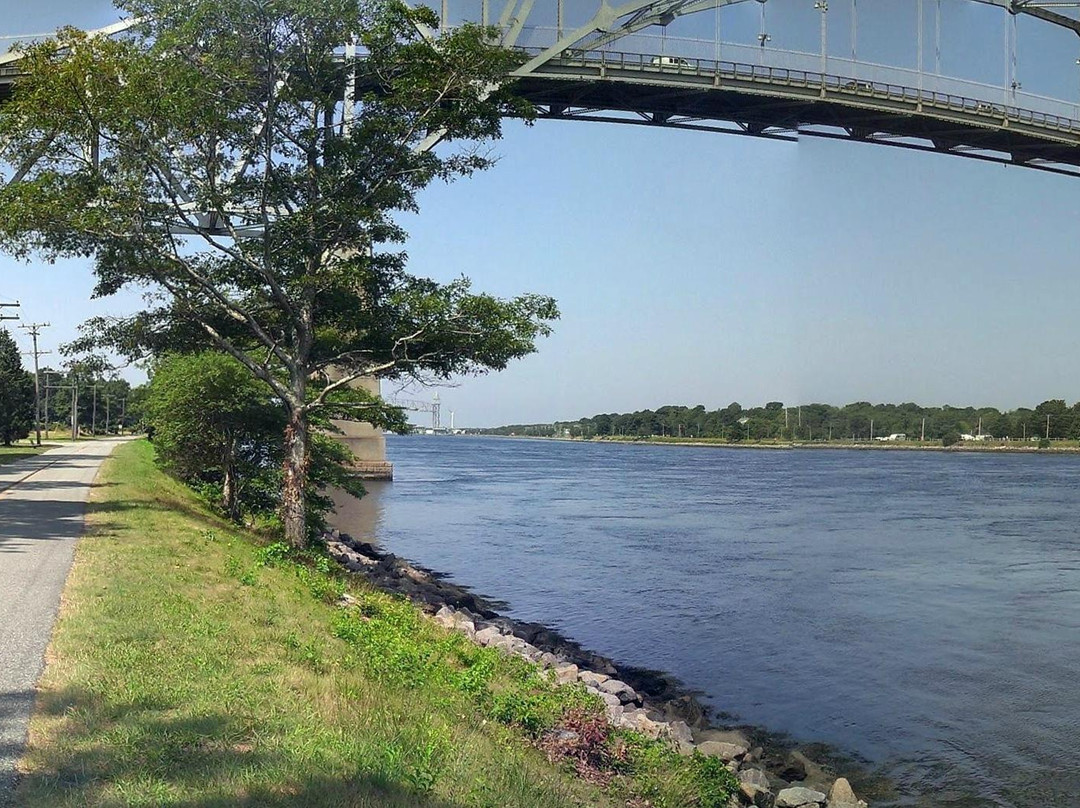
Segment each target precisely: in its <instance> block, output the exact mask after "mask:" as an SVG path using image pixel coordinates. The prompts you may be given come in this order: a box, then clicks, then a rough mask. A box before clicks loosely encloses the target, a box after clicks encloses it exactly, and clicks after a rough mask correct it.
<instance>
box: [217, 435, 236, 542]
mask: <svg viewBox="0 0 1080 808" xmlns="http://www.w3.org/2000/svg"><path fill="white" fill-rule="evenodd" d="M224 466H225V479H224V481H223V482H222V484H221V507H222V508H223V509H224V511H225V513H226V514H228V517H229V518H230V519H232V520H233V521H234V522H239V521H240V500H239V497H238V496H237V491H236V483H237V480H236V440H235V439H233V440H230V441H229V449H228V452H227V454H226V456H225V458H224Z"/></svg>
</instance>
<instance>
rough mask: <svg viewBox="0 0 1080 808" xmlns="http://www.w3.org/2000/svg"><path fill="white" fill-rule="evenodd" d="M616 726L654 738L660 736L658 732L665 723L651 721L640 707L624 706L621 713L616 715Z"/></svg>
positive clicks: (663, 727)
mask: <svg viewBox="0 0 1080 808" xmlns="http://www.w3.org/2000/svg"><path fill="white" fill-rule="evenodd" d="M618 726H620V727H622V728H624V729H632V730H635V731H637V732H640V733H641V734H642V735H645V736H646V737H649V738H653V739H655V738H659V737H660V733H661V732H662V731H663V730H664V729H665V726H666V725H664V724H661V723H659V722H657V721H653V720H652V719H651V718H649V715H648V713H646V712H645V710H643V709H641V708H640V707H635V708H625V707H624V708H623V712H622V714H621V715H620V716H619V717H618Z"/></svg>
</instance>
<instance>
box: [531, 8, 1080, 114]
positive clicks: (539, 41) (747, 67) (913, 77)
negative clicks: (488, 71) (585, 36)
mask: <svg viewBox="0 0 1080 808" xmlns="http://www.w3.org/2000/svg"><path fill="white" fill-rule="evenodd" d="M557 39H558V31H557V30H556V29H555V28H553V27H544V26H535V27H531V28H526V29H525V30H523V31H522V33H521V36H520V37H519V39H518V45H519V47H521V48H523V49H524V50H526V51H528V52H529V53H531V54H537V53H540V52H543V51H544V50H545V49H547V48H548V47H550V46H551V45H553V44H554V43H555V42H556V41H557ZM616 48H617V49H616ZM566 58H571V59H585V60H586V61H589V62H590V63H595V62H596V61H600V62H602V63H605V64H609V65H615V64H620V65H625V66H626V67H628V68H629V67H631V66H632V65H638V66H639V67H641V68H644V69H655V70H661V71H663V72H675V73H678V72H680V71H679V69H678V68H677V66H676V64H674V63H673V62H675V61H677V60H683V61H685V62H686V63H687V67H684V68H683V72H691V73H697V74H699V75H703V76H715V75H717V74H720V75H721V76H722V75H724V74H725V73H728V74H731V73H735V72H737V73H738V74H740V75H743V76H747V77H749V78H752V79H753V80H760V81H771V82H780V83H784V82H786V83H793V84H794V83H798V84H799V85H801V86H806V87H811V86H818V87H825V88H826V89H827V90H830V91H840V92H842V91H848V90H850V91H859V92H862V93H864V94H868V93H871V92H872V93H873V94H874V95H875V96H878V95H880V96H881V97H885V98H891V99H895V100H904V101H909V102H914V103H924V104H931V105H933V106H936V107H943V108H948V109H953V110H960V111H964V112H972V113H975V114H979V115H986V116H988V117H995V118H999V119H1004V118H1009V119H1011V120H1016V121H1020V122H1024V123H1031V124H1032V125H1036V126H1045V127H1047V128H1051V129H1060V130H1062V131H1067V132H1076V131H1078V130H1080V98H1078V99H1077V100H1076V101H1066V100H1062V99H1059V98H1052V97H1049V96H1044V95H1038V94H1036V93H1029V92H1025V91H1024V90H1023V89H1022V88H1021V87H1019V86H1016V87H1012V86H1008V87H1003V86H999V85H995V84H988V83H984V82H977V81H970V80H967V79H959V78H953V77H951V76H944V75H940V74H938V73H932V72H927V71H925V70H923V71H920V70H915V69H911V68H905V67H894V66H892V65H883V64H876V63H872V62H862V61H856V60H852V59H845V58H840V57H834V56H829V57H828V58H827V59H826V60H824V69H822V67H823V62H822V59H821V54H820V53H805V52H801V51H788V50H781V49H777V48H768V47H764V48H762V47H758V46H755V45H745V44H740V43H734V42H719V43H718V42H716V41H715V40H705V39H691V38H685V37H679V38H675V37H660V36H656V35H653V34H640V33H639V34H632V35H629V36H625V37H622V38H620V39H618V40H616V41H615V42H614V43H612V44H611V45H609V46H607V47H605V48H601V49H598V50H586V51H581V50H578V51H572V52H568V53H566V54H564V57H563V61H565V59H566ZM657 59H664V60H666V63H665V64H662V65H657V64H654V60H657Z"/></svg>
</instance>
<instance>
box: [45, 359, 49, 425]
mask: <svg viewBox="0 0 1080 808" xmlns="http://www.w3.org/2000/svg"><path fill="white" fill-rule="evenodd" d="M49 375H50V373H49V371H47V370H46V371H45V439H46V440H48V438H49Z"/></svg>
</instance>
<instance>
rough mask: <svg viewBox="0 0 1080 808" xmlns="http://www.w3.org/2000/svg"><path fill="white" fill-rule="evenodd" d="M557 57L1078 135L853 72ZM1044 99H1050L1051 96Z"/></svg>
mask: <svg viewBox="0 0 1080 808" xmlns="http://www.w3.org/2000/svg"><path fill="white" fill-rule="evenodd" d="M520 50H522V51H523V52H525V53H527V54H529V55H530V56H535V55H539V54H540V53H542V52H543V51H544V50H545V49H544V48H539V47H525V48H520ZM661 60H663V61H661ZM557 61H558V63H559V64H560V65H562V66H566V65H571V66H572V65H575V64H578V65H580V66H581V67H583V68H596V67H598V66H599V67H601V68H604V69H609V68H613V69H619V70H633V71H641V72H642V73H655V74H658V75H676V76H677V75H687V76H697V77H701V78H707V79H720V80H721V81H723V80H724V79H728V80H732V81H751V82H758V83H764V84H777V85H781V86H789V87H800V88H804V89H819V90H822V91H824V92H826V93H828V94H829V95H841V96H842V95H851V96H855V97H864V98H868V99H879V100H888V101H898V102H901V103H904V104H908V105H912V106H918V105H923V106H930V107H934V108H939V109H946V110H950V111H953V112H962V113H965V114H969V115H975V116H979V117H985V118H987V120H988V121H993V122H995V123H997V124H999V125H1000V124H1001V123H1003V122H1005V121H1012V122H1016V123H1022V124H1026V125H1029V126H1034V127H1039V128H1044V129H1053V130H1056V131H1060V132H1066V133H1071V134H1080V121H1078V120H1076V119H1074V118H1070V117H1066V116H1062V115H1057V114H1053V113H1048V112H1042V111H1039V110H1035V109H1028V108H1025V107H1021V106H1015V105H1007V104H1002V103H998V102H995V101H992V100H987V99H986V98H975V97H970V96H965V95H957V94H953V93H948V92H940V91H937V90H934V89H926V88H918V87H911V86H907V85H903V84H894V83H891V82H884V81H878V80H874V79H870V78H860V77H858V76H850V75H840V74H831V73H821V72H819V71H809V70H802V69H793V68H787V67H775V66H772V65H764V64H750V63H746V62H736V61H726V60H720V61H716V60H713V59H700V58H694V57H682V56H673V55H670V54H649V53H637V52H626V51H610V50H598V51H582V50H568V51H565V52H564V53H563V54H562V56H561V57H559V58H558V60H557ZM1048 100H1051V101H1053V100H1054V99H1048ZM1058 103H1063V102H1058Z"/></svg>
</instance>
